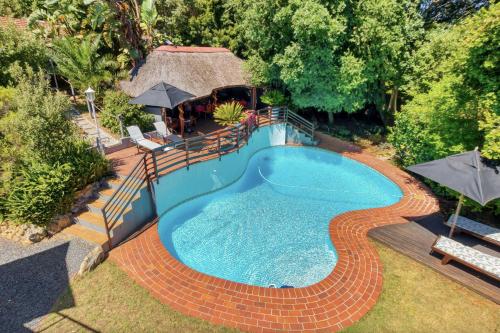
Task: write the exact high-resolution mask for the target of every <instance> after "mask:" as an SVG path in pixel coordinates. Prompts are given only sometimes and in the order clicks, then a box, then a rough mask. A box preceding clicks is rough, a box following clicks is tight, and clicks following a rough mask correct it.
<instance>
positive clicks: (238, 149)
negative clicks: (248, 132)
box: [236, 125, 240, 153]
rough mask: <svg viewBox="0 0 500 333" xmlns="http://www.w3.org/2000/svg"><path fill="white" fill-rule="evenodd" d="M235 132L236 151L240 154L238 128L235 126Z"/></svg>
mask: <svg viewBox="0 0 500 333" xmlns="http://www.w3.org/2000/svg"><path fill="white" fill-rule="evenodd" d="M236 129H237V132H236V151H237V152H238V153H239V152H240V126H239V125H237V126H236Z"/></svg>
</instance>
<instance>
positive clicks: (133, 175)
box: [101, 107, 315, 249]
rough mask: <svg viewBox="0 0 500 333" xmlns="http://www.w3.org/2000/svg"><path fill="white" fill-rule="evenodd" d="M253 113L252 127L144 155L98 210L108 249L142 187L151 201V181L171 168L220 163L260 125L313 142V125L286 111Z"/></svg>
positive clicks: (240, 126)
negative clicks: (281, 126)
mask: <svg viewBox="0 0 500 333" xmlns="http://www.w3.org/2000/svg"><path fill="white" fill-rule="evenodd" d="M254 113H255V115H256V117H255V118H256V119H255V124H249V123H243V124H237V125H235V126H233V127H231V128H225V129H221V130H218V131H215V132H212V133H210V134H206V135H202V136H197V137H194V138H188V139H184V140H182V141H179V142H172V143H169V144H166V145H163V146H161V147H159V148H156V149H153V150H152V151H150V152H148V153H145V154H144V155H143V157H142V158H141V159H140V160H139V161H138V162H137V163H136V164H135V165H134V167H133V168H132V171H131V172H130V173H129V175H128V176H127V177H126V178H125V179H124V180H123V182H122V183H121V184H120V186H119V187H118V188H117V189H116V191H115V192H114V193H113V194H112V195H111V197H110V198H109V199H108V200H107V201H106V203H105V204H104V206H103V207H102V209H101V212H102V215H103V218H104V225H105V228H106V235H107V237H108V244H109V248H110V249H111V248H112V245H113V244H112V240H111V236H110V232H111V229H112V228H113V226H114V225H115V224H116V223H117V222H118V220H119V219H120V218H121V216H122V214H123V213H124V211H125V209H126V208H127V207H128V205H129V204H130V203H131V202H132V200H133V198H134V196H135V195H136V193H137V192H138V191H139V190H140V189H141V188H142V187H143V185H144V184H146V185H147V187H148V190H149V192H150V193H151V195H152V196H153V201H154V188H153V186H152V181H153V180H156V181H157V182H159V178H160V176H161V173H162V172H163V171H165V170H168V169H171V168H175V169H177V168H178V166H184V167H187V168H188V169H189V166H190V165H192V164H194V163H198V162H200V161H203V160H205V158H207V157H208V158H210V157H212V158H219V159H220V158H221V156H222V155H224V154H227V153H229V152H232V151H239V149H240V148H241V147H242V146H243V145H245V144H246V143H247V142H248V139H249V138H250V136H251V135H252V133H253V131H254V130H255V129H256V128H258V127H260V126H262V125H271V124H276V123H285V124H289V125H291V126H293V127H294V128H296V129H298V130H301V131H303V132H305V133H306V134H308V135H311V138H314V130H315V127H314V124H313V123H311V122H310V121H308V120H306V119H304V118H302V117H301V116H300V115H298V114H297V113H295V112H293V111H290V110H289V109H288V108H274V109H273V108H271V107H268V108H264V109H259V110H255V112H254ZM264 120H265V121H267V123H266V124H264V123H263V121H264Z"/></svg>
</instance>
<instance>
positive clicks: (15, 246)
mask: <svg viewBox="0 0 500 333" xmlns="http://www.w3.org/2000/svg"><path fill="white" fill-rule="evenodd" d="M94 246H95V245H91V244H89V243H87V242H85V241H83V240H81V239H79V238H72V237H68V236H66V235H64V234H57V235H56V236H54V237H52V238H51V239H49V240H45V241H42V242H40V243H37V244H34V245H26V246H24V245H21V244H19V243H16V242H13V241H10V240H7V239H4V238H0V332H9V333H14V332H31V330H32V329H33V328H34V327H35V326H36V325H37V324H38V322H39V321H40V320H41V318H43V316H44V315H46V314H48V313H49V311H50V309H51V308H52V306H53V305H54V303H55V301H56V300H57V298H58V297H59V295H60V294H61V293H62V292H63V291H64V290H65V289H66V287H67V286H68V284H69V281H70V279H71V277H72V276H74V275H75V274H76V273H77V272H78V269H79V268H80V264H81V262H82V260H83V259H84V258H85V257H86V256H87V254H88V253H89V252H90V251H91V250H92V248H93V247H94ZM66 306H68V307H70V306H72V305H71V304H66Z"/></svg>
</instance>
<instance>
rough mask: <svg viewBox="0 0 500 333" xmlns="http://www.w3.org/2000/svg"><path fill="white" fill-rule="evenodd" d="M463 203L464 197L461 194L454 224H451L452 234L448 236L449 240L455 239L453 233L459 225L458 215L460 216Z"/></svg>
mask: <svg viewBox="0 0 500 333" xmlns="http://www.w3.org/2000/svg"><path fill="white" fill-rule="evenodd" d="M463 203H464V195H463V194H460V199H458V207H457V210H456V212H455V215H454V216H453V222H452V223H451V227H450V234H449V235H448V237H449V238H451V237H453V232H454V231H455V225H456V224H457V220H458V215H459V214H460V209H462V204H463Z"/></svg>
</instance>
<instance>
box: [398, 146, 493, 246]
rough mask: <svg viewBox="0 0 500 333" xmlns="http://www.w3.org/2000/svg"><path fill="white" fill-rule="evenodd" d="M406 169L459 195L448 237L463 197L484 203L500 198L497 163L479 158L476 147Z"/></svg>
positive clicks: (453, 226)
mask: <svg viewBox="0 0 500 333" xmlns="http://www.w3.org/2000/svg"><path fill="white" fill-rule="evenodd" d="M407 169H408V170H410V171H411V172H414V173H416V174H419V175H421V176H424V177H426V178H429V179H431V180H433V181H435V182H437V183H439V184H441V185H444V186H446V187H449V188H451V189H452V190H455V191H457V192H459V193H460V194H461V195H460V199H459V201H458V207H457V210H456V212H455V216H454V218H453V222H452V225H451V230H450V237H451V236H452V235H453V231H454V229H455V224H456V223H457V219H458V215H459V214H460V209H461V208H462V204H463V200H464V196H466V197H468V198H470V199H472V200H474V201H476V202H478V203H480V204H481V205H483V206H484V205H486V204H487V203H488V202H490V201H491V200H493V199H496V198H500V166H499V165H495V164H494V163H493V162H492V161H490V160H487V159H485V158H483V157H481V154H480V152H479V151H478V150H477V149H476V150H473V151H469V152H466V153H461V154H457V155H451V156H448V157H445V158H442V159H439V160H435V161H431V162H426V163H421V164H417V165H413V166H410V167H408V168H407Z"/></svg>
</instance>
